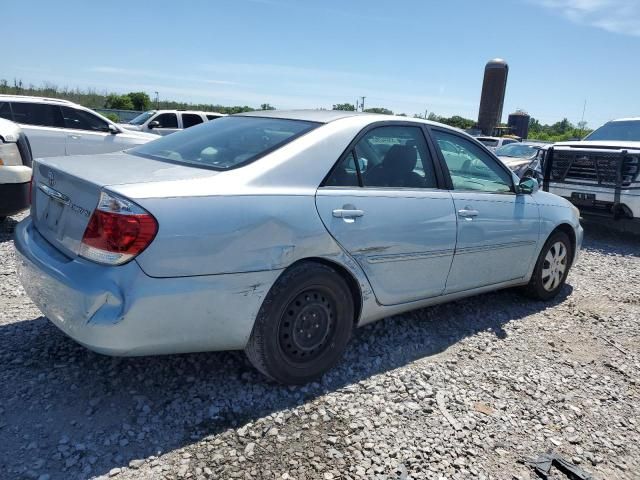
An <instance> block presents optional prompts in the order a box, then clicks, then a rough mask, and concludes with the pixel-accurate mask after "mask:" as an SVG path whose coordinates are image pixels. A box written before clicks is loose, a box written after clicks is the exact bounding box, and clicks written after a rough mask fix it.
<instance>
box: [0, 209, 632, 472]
mask: <svg viewBox="0 0 640 480" xmlns="http://www.w3.org/2000/svg"><path fill="white" fill-rule="evenodd" d="M16 219H17V218H15V217H14V219H9V221H8V222H7V223H6V224H5V225H4V226H2V227H0V362H1V365H2V369H1V371H0V472H2V473H1V474H0V476H1V477H2V478H40V479H42V480H44V479H51V480H53V479H74V478H90V477H95V476H103V477H111V478H116V479H132V478H142V479H157V478H197V479H201V478H220V479H227V478H282V479H286V478H290V479H292V478H295V479H305V478H307V479H316V478H319V479H331V478H335V479H342V478H352V479H355V478H366V479H371V478H381V479H382V478H385V479H396V478H397V479H400V478H403V479H404V478H452V479H463V478H464V479H466V478H479V479H483V478H484V479H490V478H491V479H529V478H534V477H533V474H532V473H531V471H530V470H529V468H528V467H526V466H524V465H523V464H522V463H521V461H522V459H523V458H530V457H536V456H538V455H539V454H542V453H544V452H546V451H548V450H553V451H555V452H557V453H559V454H561V455H563V456H564V457H565V458H566V459H568V460H570V461H572V462H574V463H576V464H579V466H580V467H581V468H583V469H584V470H586V471H588V472H590V473H591V474H592V475H593V476H594V478H597V479H607V480H608V479H638V478H640V407H639V405H640V385H639V378H640V377H639V375H638V374H639V371H640V343H639V336H640V288H639V287H640V239H638V238H633V237H629V236H621V235H615V234H611V233H607V232H603V231H600V230H593V229H588V230H587V235H586V240H585V248H584V250H583V252H582V256H581V259H580V262H579V263H578V265H576V266H575V268H574V269H573V270H572V272H571V274H570V276H569V279H568V284H567V286H566V287H565V289H564V291H563V292H562V295H561V298H558V299H557V300H556V301H554V302H551V303H539V302H530V301H528V300H526V299H524V298H522V297H521V296H519V295H518V294H517V293H515V292H512V291H503V292H498V293H493V294H488V295H482V296H478V297H475V298H471V299H468V300H464V301H459V302H455V303H452V304H448V305H443V306H438V307H432V308H428V309H423V310H418V311H415V312H412V313H409V314H405V315H402V316H397V317H393V318H389V319H386V320H384V321H381V322H378V323H376V324H373V325H370V326H368V327H364V328H362V329H359V330H358V331H357V333H356V335H355V338H354V339H353V341H352V343H351V346H350V347H349V349H348V351H347V354H346V357H345V359H344V361H343V362H342V363H341V364H340V365H339V366H338V367H337V368H336V369H335V370H334V371H332V372H331V373H330V374H328V375H327V376H325V378H324V379H323V381H322V383H317V384H312V385H309V386H306V387H302V388H287V387H281V386H278V385H274V384H272V383H270V382H268V381H266V380H264V378H263V377H261V376H260V375H259V374H257V373H256V372H255V371H254V370H253V369H252V368H251V367H250V365H249V364H248V362H247V360H246V359H245V358H244V355H243V354H242V353H240V352H230V353H206V354H192V355H176V356H164V357H145V358H132V359H126V358H120V359H118V358H109V357H105V356H101V355H97V354H94V353H92V352H89V351H87V350H86V349H84V348H83V347H81V346H79V345H77V344H76V343H75V342H73V341H72V340H70V339H68V338H67V337H65V336H64V335H63V334H62V333H61V332H59V331H58V330H57V329H56V328H55V327H54V326H53V325H51V324H50V323H49V322H48V321H47V320H46V319H44V318H43V317H42V316H41V314H40V313H39V312H38V310H37V309H36V308H35V307H34V306H33V304H32V303H31V302H30V301H29V299H28V298H27V297H26V296H25V294H24V292H23V290H22V288H21V287H20V285H19V282H18V280H17V278H16V275H15V265H14V262H15V256H14V252H13V244H12V241H11V233H12V230H13V227H14V226H15V220H16ZM557 478H565V477H562V476H558V477H557Z"/></svg>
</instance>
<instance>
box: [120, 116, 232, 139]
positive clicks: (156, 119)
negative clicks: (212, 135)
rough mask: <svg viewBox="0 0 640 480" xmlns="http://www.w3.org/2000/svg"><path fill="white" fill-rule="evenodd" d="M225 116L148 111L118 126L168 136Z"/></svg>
mask: <svg viewBox="0 0 640 480" xmlns="http://www.w3.org/2000/svg"><path fill="white" fill-rule="evenodd" d="M225 116H226V115H225V114H224V113H218V112H200V111H195V110H149V111H148V112H143V113H141V114H140V115H138V116H137V117H135V118H134V119H132V120H130V121H129V122H128V123H120V124H119V125H120V127H122V128H124V129H127V130H134V131H137V132H147V133H153V134H156V135H169V134H170V133H173V132H177V131H179V130H184V129H185V128H189V127H193V126H194V125H198V124H200V123H204V122H208V121H209V120H215V119H216V118H220V117H225Z"/></svg>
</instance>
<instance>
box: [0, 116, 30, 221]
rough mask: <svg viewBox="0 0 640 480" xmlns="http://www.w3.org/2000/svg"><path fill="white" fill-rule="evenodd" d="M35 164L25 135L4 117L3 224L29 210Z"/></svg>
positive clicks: (0, 123)
mask: <svg viewBox="0 0 640 480" xmlns="http://www.w3.org/2000/svg"><path fill="white" fill-rule="evenodd" d="M31 162H32V158H31V147H30V146H29V140H28V139H27V137H26V136H25V134H24V132H23V131H22V130H21V129H20V127H19V126H18V125H17V124H15V123H13V122H10V121H8V120H4V119H2V118H0V222H2V221H4V219H5V218H6V217H7V216H9V215H14V214H16V213H19V212H20V211H22V210H24V209H26V208H28V207H29V185H30V180H31Z"/></svg>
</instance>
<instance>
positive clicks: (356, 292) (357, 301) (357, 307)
mask: <svg viewBox="0 0 640 480" xmlns="http://www.w3.org/2000/svg"><path fill="white" fill-rule="evenodd" d="M301 263H320V264H322V265H326V266H327V267H330V268H333V269H334V270H335V271H336V272H337V273H338V275H340V276H341V277H342V278H343V279H344V281H345V282H347V285H348V286H349V291H350V292H351V298H352V300H353V312H354V315H353V322H354V324H357V322H358V319H359V318H360V312H361V311H362V292H361V291H360V285H359V283H358V280H356V278H355V277H354V276H353V274H352V273H351V272H350V271H349V270H348V269H346V268H345V267H344V266H342V265H340V264H339V263H337V262H334V261H332V260H327V259H326V258H319V257H311V258H304V259H302V260H298V261H297V262H295V263H293V264H291V265H289V266H288V267H287V269H286V270H288V269H290V268H292V267H294V266H298V265H300V264H301ZM286 270H285V271H286Z"/></svg>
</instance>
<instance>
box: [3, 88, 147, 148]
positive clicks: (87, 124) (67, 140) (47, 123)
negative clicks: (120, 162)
mask: <svg viewBox="0 0 640 480" xmlns="http://www.w3.org/2000/svg"><path fill="white" fill-rule="evenodd" d="M0 117H2V118H6V119H7V120H11V121H13V122H15V123H17V124H18V125H20V127H22V130H23V131H24V133H25V134H26V135H27V137H28V138H29V142H30V143H31V149H32V151H33V157H34V158H39V157H56V156H61V155H85V154H93V153H108V152H117V151H120V150H125V149H127V148H131V147H134V146H136V145H141V144H143V143H147V142H149V141H151V140H154V139H156V138H158V137H157V136H155V135H151V134H148V133H143V132H131V131H128V130H124V129H122V128H120V127H119V126H118V125H116V124H115V123H113V122H112V121H110V120H108V119H106V118H105V117H103V116H102V115H100V114H98V113H96V112H94V111H93V110H90V109H88V108H85V107H83V106H81V105H77V104H75V103H73V102H69V101H67V100H59V99H53V98H42V97H27V96H21V95H0Z"/></svg>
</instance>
